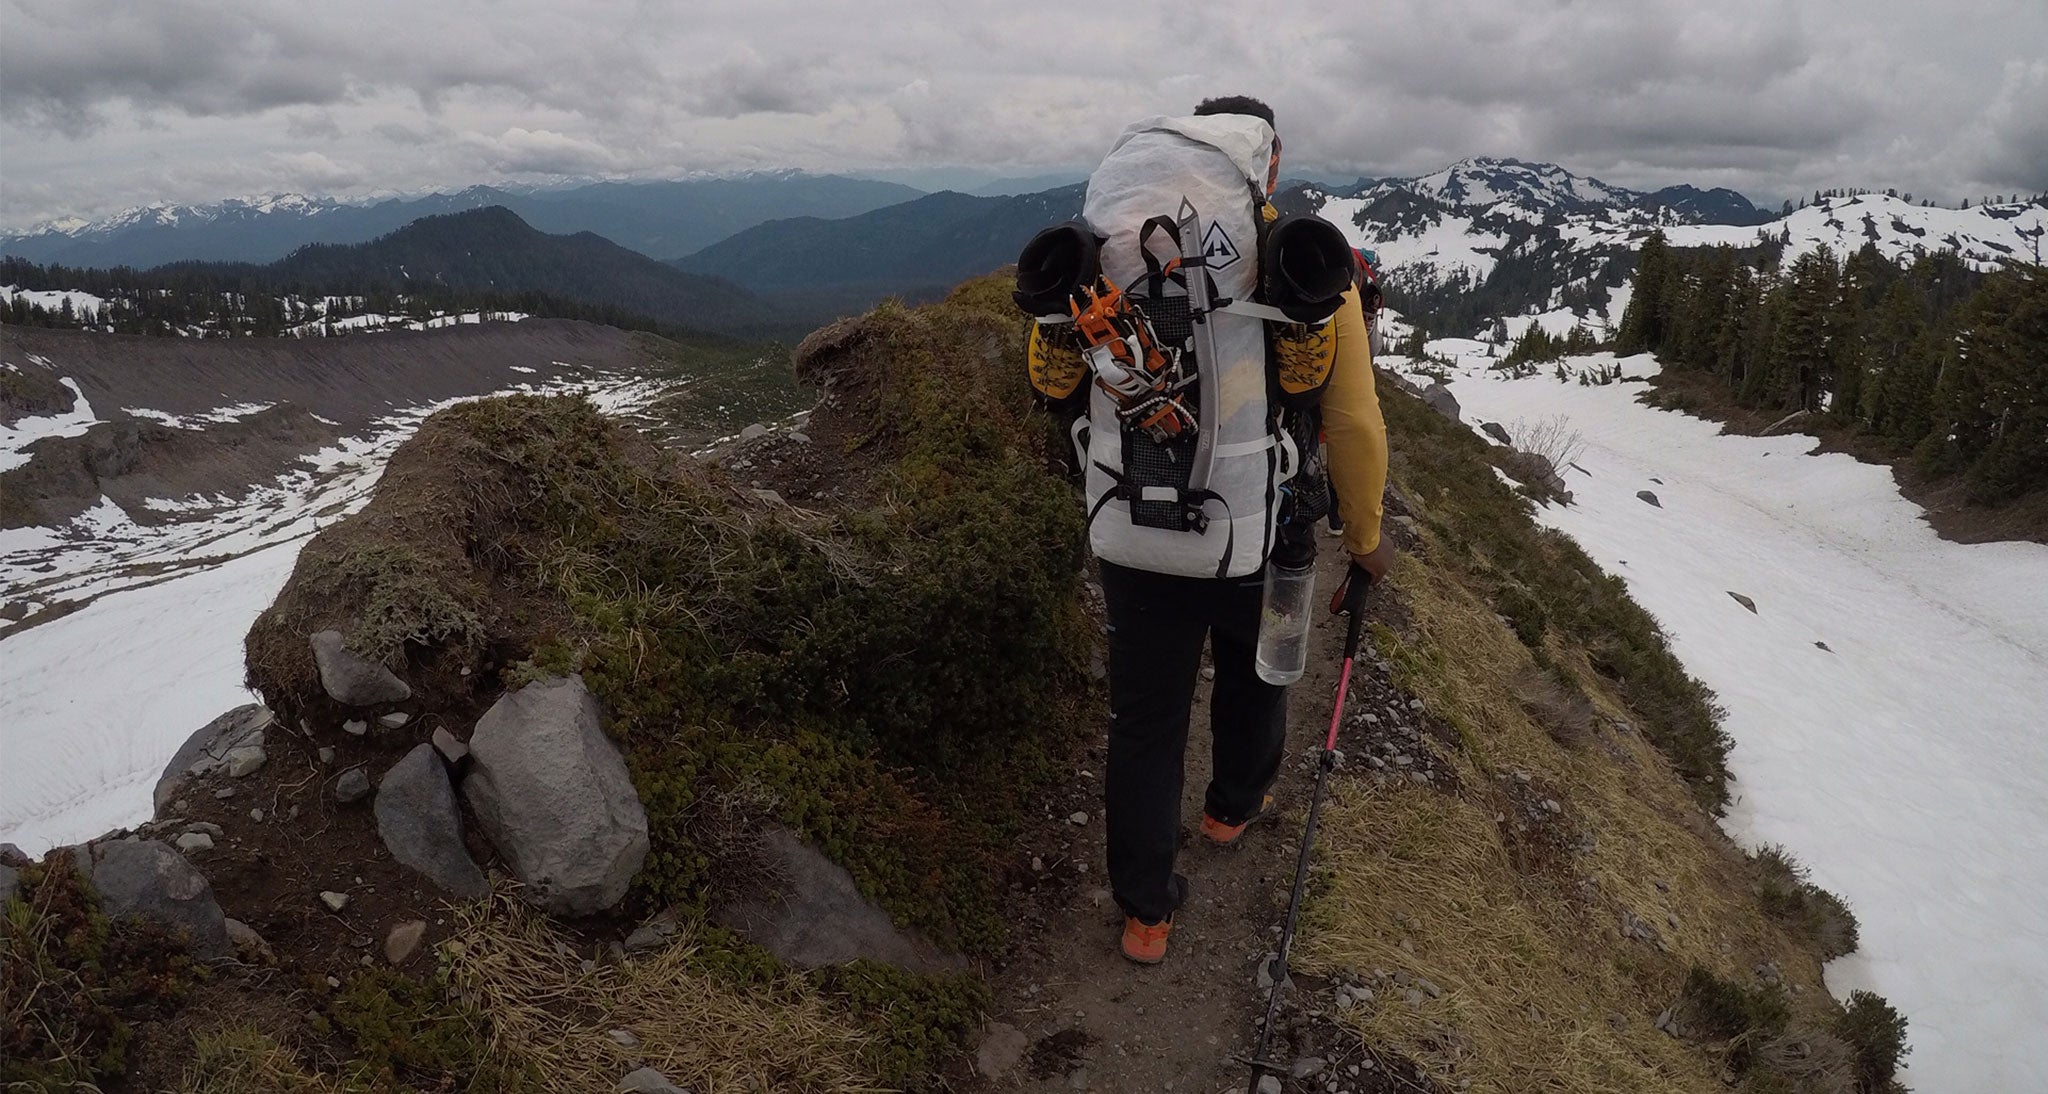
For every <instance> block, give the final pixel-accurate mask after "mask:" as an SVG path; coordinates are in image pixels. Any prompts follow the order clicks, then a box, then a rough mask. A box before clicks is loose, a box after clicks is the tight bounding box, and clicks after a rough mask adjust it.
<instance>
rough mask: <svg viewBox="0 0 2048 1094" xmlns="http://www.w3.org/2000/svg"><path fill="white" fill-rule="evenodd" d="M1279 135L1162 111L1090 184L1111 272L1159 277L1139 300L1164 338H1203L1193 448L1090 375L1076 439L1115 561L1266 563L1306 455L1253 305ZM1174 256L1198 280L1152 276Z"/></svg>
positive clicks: (1247, 120)
mask: <svg viewBox="0 0 2048 1094" xmlns="http://www.w3.org/2000/svg"><path fill="white" fill-rule="evenodd" d="M1273 140H1274V135H1273V130H1272V128H1271V127H1270V126H1268V125H1267V124H1266V123H1265V122H1264V121H1263V120H1261V119H1259V118H1254V117H1249V116H1246V115H1241V114H1224V115H1215V116H1206V117H1186V118H1167V117H1156V118H1148V119H1145V120H1143V121H1140V122H1138V123H1136V124H1134V125H1132V126H1130V127H1129V128H1127V129H1125V130H1124V132H1123V135H1122V136H1120V137H1118V138H1117V142H1116V145H1115V146H1114V147H1113V148H1112V149H1111V150H1110V153H1109V155H1108V156H1107V157H1106V158H1105V159H1104V160H1103V161H1102V165H1101V166H1099V167H1097V168H1096V169H1095V173H1094V174H1093V175H1091V176H1090V177H1089V179H1088V197H1087V200H1086V203H1085V204H1084V206H1083V208H1082V219H1083V220H1084V221H1085V222H1086V224H1087V227H1088V228H1089V230H1091V231H1092V232H1093V233H1094V234H1095V235H1096V236H1098V237H1100V238H1101V239H1102V241H1103V242H1102V244H1101V264H1102V273H1103V274H1104V275H1105V276H1107V277H1108V278H1109V279H1110V280H1111V281H1112V282H1113V283H1115V284H1117V285H1121V286H1139V285H1149V286H1150V292H1151V295H1147V294H1146V293H1144V292H1140V291H1138V290H1136V289H1133V290H1132V295H1133V297H1134V299H1137V300H1139V301H1141V302H1143V303H1144V305H1145V310H1146V314H1147V316H1148V317H1149V319H1150V320H1151V322H1152V324H1153V326H1154V327H1155V328H1156V329H1157V330H1158V331H1159V334H1160V337H1161V340H1162V341H1165V342H1172V341H1175V340H1176V339H1178V338H1179V337H1181V336H1182V335H1183V333H1186V334H1191V336H1192V345H1193V348H1194V353H1195V360H1196V364H1197V373H1198V375H1199V384H1198V389H1197V390H1198V397H1199V404H1200V405H1199V411H1198V415H1197V416H1198V420H1199V422H1200V429H1199V431H1198V433H1197V434H1196V436H1195V437H1194V438H1192V439H1191V440H1189V441H1188V442H1187V443H1185V444H1167V445H1161V444H1155V443H1153V442H1152V441H1151V440H1148V439H1146V438H1144V437H1143V436H1139V435H1135V434H1133V435H1127V434H1126V432H1125V430H1126V428H1127V427H1126V426H1125V425H1124V423H1123V422H1122V421H1121V420H1120V419H1119V417H1118V415H1117V406H1116V403H1115V402H1114V401H1113V400H1112V398H1111V397H1110V395H1109V394H1108V393H1107V392H1106V391H1104V390H1103V389H1102V387H1101V386H1100V385H1090V395H1089V412H1088V415H1087V417H1086V418H1085V419H1084V420H1083V422H1077V423H1076V428H1075V434H1076V444H1077V447H1078V448H1081V449H1082V450H1083V452H1084V454H1085V462H1086V466H1087V482H1086V494H1087V503H1088V510H1089V529H1088V542H1089V547H1090V549H1091V550H1092V551H1093V552H1094V554H1095V556H1096V557H1097V558H1100V559H1102V560H1103V561H1105V562H1113V563H1116V564H1118V565H1120V566H1129V567H1133V568H1136V569H1142V570H1151V571H1155V572H1159V573H1168V574H1180V575H1184V576H1188V577H1213V578H1221V577H1243V576H1246V575H1249V574H1253V573H1256V572H1258V570H1259V568H1260V567H1262V566H1263V565H1265V561H1266V555H1267V553H1268V551H1269V550H1270V548H1271V544H1272V540H1273V531H1274V522H1275V520H1276V518H1277V516H1278V508H1277V505H1276V502H1277V501H1278V492H1279V488H1280V484H1281V483H1282V482H1284V481H1286V480H1287V479H1288V478H1289V477H1290V476H1292V475H1293V474H1294V471H1295V465H1296V462H1297V456H1296V448H1295V445H1294V442H1293V441H1292V439H1290V438H1289V437H1288V436H1287V434H1286V433H1285V432H1284V431H1283V430H1281V429H1280V428H1279V427H1278V425H1277V424H1276V422H1275V416H1274V415H1273V414H1272V413H1271V408H1269V406H1268V405H1267V356H1266V330H1265V323H1266V321H1267V319H1268V318H1269V317H1270V314H1271V309H1267V308H1263V307H1260V306H1257V305H1253V304H1252V303H1251V300H1252V297H1253V294H1254V292H1255V290H1256V288H1257V286H1258V266H1259V253H1258V248H1259V239H1260V225H1261V210H1262V209H1263V207H1264V205H1265V201H1266V190H1265V182H1266V172H1267V166H1268V164H1269V163H1270V161H1271V157H1272V151H1273ZM1173 256H1181V257H1183V259H1184V261H1183V263H1182V272H1183V273H1184V274H1185V276H1184V277H1179V278H1175V279H1170V280H1169V279H1161V278H1151V279H1149V280H1148V278H1147V274H1148V272H1153V271H1157V270H1158V269H1159V268H1160V267H1161V266H1162V265H1163V264H1164V263H1165V262H1166V261H1168V260H1169V259H1170V258H1171V257H1173ZM1148 263H1149V264H1148ZM1225 301H1228V302H1229V304H1228V306H1226V307H1223V308H1221V309H1220V310H1211V309H1212V308H1215V307H1216V306H1217V305H1218V304H1221V303H1223V302H1225ZM1191 312H1192V313H1193V314H1194V315H1195V316H1197V318H1196V319H1195V320H1194V321H1193V322H1192V323H1191V322H1190V320H1189V318H1188V317H1189V315H1190V313H1191Z"/></svg>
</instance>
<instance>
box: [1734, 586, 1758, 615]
mask: <svg viewBox="0 0 2048 1094" xmlns="http://www.w3.org/2000/svg"><path fill="white" fill-rule="evenodd" d="M1727 592H1728V595H1729V596H1732V597H1734V598H1735V602H1736V603H1737V604H1740V605H1742V606H1743V607H1745V608H1748V609H1749V614H1751V615H1755V614H1756V601H1754V600H1751V599H1750V598H1748V597H1746V596H1744V595H1742V594H1741V593H1738V592H1736V591H1735V590H1733V589H1729V590H1727Z"/></svg>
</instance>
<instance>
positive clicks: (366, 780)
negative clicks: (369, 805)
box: [334, 767, 370, 805]
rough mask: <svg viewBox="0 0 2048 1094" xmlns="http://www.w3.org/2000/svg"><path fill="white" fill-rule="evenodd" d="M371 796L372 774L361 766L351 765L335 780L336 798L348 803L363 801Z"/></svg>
mask: <svg viewBox="0 0 2048 1094" xmlns="http://www.w3.org/2000/svg"><path fill="white" fill-rule="evenodd" d="M369 796H370V775H369V773H368V772H366V771H364V770H363V769H362V768H360V767H351V768H349V769H348V770H347V771H344V772H342V773H341V778H338V779H336V780H334V800H335V801H338V802H341V803H342V804H344V805H346V804H348V803H349V802H358V801H362V800H363V799H364V798H367V797H369Z"/></svg>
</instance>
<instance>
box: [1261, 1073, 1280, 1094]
mask: <svg viewBox="0 0 2048 1094" xmlns="http://www.w3.org/2000/svg"><path fill="white" fill-rule="evenodd" d="M1259 1094H1280V1077H1279V1076H1278V1075H1262V1076H1260V1077H1259Z"/></svg>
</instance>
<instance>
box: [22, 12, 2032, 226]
mask: <svg viewBox="0 0 2048 1094" xmlns="http://www.w3.org/2000/svg"><path fill="white" fill-rule="evenodd" d="M0 24H4V25H5V26H6V28H7V30H6V33H5V34H0V69H4V71H5V79H4V81H0V149H4V152H5V157H4V158H5V163H6V167H5V171H6V182H7V185H6V186H5V188H4V192H0V223H7V224H12V225H20V224H22V223H24V222H28V221H34V220H38V219H42V218H48V217H56V216H62V215H88V216H90V215H97V214H101V213H105V212H108V211H111V210H113V209H116V208H119V207H122V206H125V205H128V204H137V203H143V202H148V201H154V200H174V201H204V200H214V199H217V198H220V197H225V196H230V195H231V194H233V193H242V192H254V191H269V190H289V189H306V190H316V191H319V190H328V191H334V192H339V193H344V194H357V195H362V194H370V193H382V192H393V191H413V190H419V189H425V188H434V187H443V188H445V187H457V186H463V185H468V184H471V183H476V182H518V181H530V180H544V179H552V178H559V177H564V176H580V175H603V176H607V177H628V178H630V177H663V176H675V175H679V174H683V173H688V172H694V171H728V170H745V169H756V168H770V167H801V168H806V169H811V170H860V169H884V168H903V167H917V166H930V165H940V164H946V165H961V166H971V167H975V168H980V169H985V170H988V171H990V172H993V173H1004V174H1023V173H1028V172H1029V171H1031V170H1033V169H1035V168H1039V167H1044V166H1050V165H1060V164H1071V163H1086V162H1089V161H1091V160H1092V159H1094V158H1095V157H1096V156H1099V155H1100V154H1101V153H1102V151H1103V150H1104V149H1105V148H1106V147H1107V146H1108V144H1109V142H1110V140H1111V139H1112V138H1113V137H1114V135H1115V133H1116V131H1117V130H1118V129H1119V128H1120V127H1121V126H1122V125H1123V124H1124V123H1125V122H1126V121H1128V120H1129V119H1130V118H1132V117H1135V116H1139V115H1142V114H1147V113H1157V112H1173V111H1179V110H1184V109H1186V108H1187V107H1188V106H1190V105H1191V104H1192V103H1193V102H1194V101H1195V100H1196V99H1199V98H1201V97H1203V96H1205V95H1208V94H1214V93H1216V92H1217V91H1219V90H1237V91H1244V92H1247V93H1251V94H1258V95H1261V96H1264V97H1266V98H1267V99H1269V101H1271V102H1272V103H1273V104H1274V105H1275V107H1276V108H1277V109H1278V110H1279V112H1280V116H1281V125H1282V128H1283V131H1284V132H1285V134H1286V136H1287V138H1288V139H1287V148H1288V155H1289V157H1290V160H1291V161H1292V163H1293V165H1294V166H1296V167H1298V168H1305V169H1306V168H1313V169H1318V170H1323V171H1328V172H1332V173H1367V174H1393V173H1410V172H1422V171H1428V170H1433V169H1435V168H1437V167H1440V166H1442V165H1443V164H1445V163H1447V162H1450V161H1451V160H1454V159H1458V158H1461V157H1464V156H1470V155H1508V156H1518V157H1522V158H1529V159H1548V160H1554V161H1557V162H1560V163H1563V164H1564V165H1565V166H1567V167H1569V168H1571V169H1573V170H1575V171H1579V172H1581V173H1586V174H1593V175H1597V176H1599V177H1601V178H1603V179H1605V180H1607V181H1609V182H1614V183H1619V184H1623V185H1633V186H1659V185H1667V184H1670V183H1674V182H1680V181H1685V182H1693V183H1695V184H1698V185H1703V186H1705V185H1726V186H1734V187H1736V188H1738V189H1742V190H1745V191H1746V192H1749V193H1751V194H1752V196H1754V197H1756V198H1758V199H1759V200H1775V199H1776V198H1778V197H1782V196H1784V195H1787V194H1796V193H1804V192H1806V191H1809V190H1812V189H1815V188H1820V187H1829V186H1847V185H1862V186H1880V187H1881V186H1893V185H1896V186H1900V187H1902V188H1910V189H1913V190H1916V191H1918V192H1920V193H1922V194H1927V195H1931V196H1937V197H1942V198H1955V197H1961V196H1964V195H1969V196H1972V197H1976V196H1979V195H1981V194H1983V193H1988V192H1991V191H1994V190H1996V191H2003V192H2010V191H2013V190H2030V189H2041V188H2043V187H2048V178H2044V177H2043V176H2044V175H2048V121H2043V119H2044V118H2048V5H2043V4H2041V3H2040V0H1959V2H1958V3H1951V4H1946V5H1930V4H1926V3H1925V2H1924V0H1914V2H1908V0H1721V2H1720V3H1718V4H1713V5H1704V4H1699V3H1697V2H1696V0H1514V2H1509V0H1439V2H1434V3H1429V4H1402V5H1364V6H1362V5H1359V4H1356V3H1355V2H1352V0H1342V2H1339V0H1306V2H1300V3H1290V4H1288V5H1281V6H1268V7H1267V8H1263V9H1259V10H1253V9H1250V8H1247V7H1244V6H1242V5H1232V6H1225V7H1221V8H1214V9H1205V10H1202V11H1201V12H1200V13H1199V15H1197V14H1196V13H1195V12H1193V11H1191V10H1190V9H1188V8H1187V7H1186V6H1185V5H1183V4H1173V3H1166V2H1164V0H1138V2H1134V3H1126V4H1122V5H1104V4H1101V3H1099V2H1095V3H1087V4H1045V5H1020V4H1016V3H1014V0H952V2H949V3H946V4H943V5H934V4H929V3H906V2H902V0H895V2H883V3H874V4H866V5H844V4H828V3H824V2H822V0H812V2H808V3H796V2H789V0H755V2H752V3H749V4H745V5H738V4H728V5H717V6H709V5H664V4H658V3H652V2H649V0H603V2H596V0H593V2H587V3H582V4H567V5H565V4H563V3H560V2H559V0H496V2H486V0H440V2H435V0H429V2H427V3H420V2H419V0H357V2H355V3H352V4H349V5H302V4H295V3H287V2H285V0H237V2H235V3H233V4H229V3H227V2H226V0H157V2H155V3H150V4H135V3H132V2H131V0H0ZM1083 26H1085V27H1086V35H1085V41H1084V40H1081V39H1078V38H1077V28H1080V27H1083ZM309 153H317V154H318V155H319V156H320V157H321V160H314V159H311V158H308V154H309ZM322 161H324V162H322Z"/></svg>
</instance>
